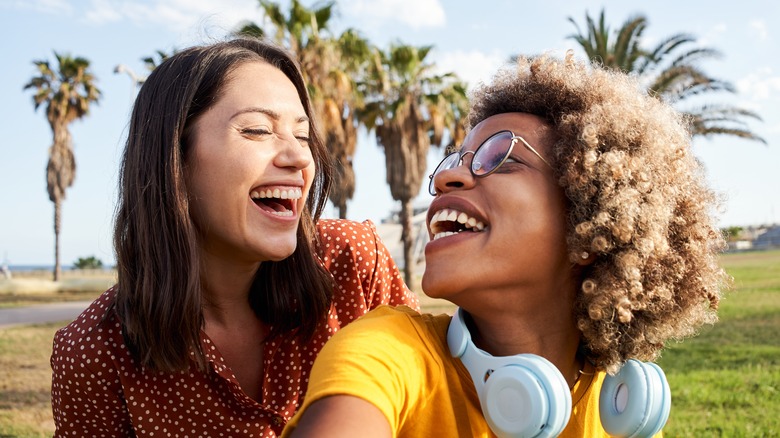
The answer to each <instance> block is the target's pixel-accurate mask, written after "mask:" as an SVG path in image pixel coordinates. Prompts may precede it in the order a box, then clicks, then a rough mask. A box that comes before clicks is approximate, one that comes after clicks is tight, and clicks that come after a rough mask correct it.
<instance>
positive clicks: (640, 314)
mask: <svg viewBox="0 0 780 438" xmlns="http://www.w3.org/2000/svg"><path fill="white" fill-rule="evenodd" d="M507 112H523V113H530V114H534V115H537V116H539V117H542V118H543V119H545V120H546V121H547V123H549V125H550V126H551V127H552V129H553V131H554V132H555V145H554V148H553V153H552V158H553V165H554V168H555V172H556V175H557V177H558V179H559V184H560V185H561V186H562V187H563V189H564V190H565V193H566V196H567V198H568V213H567V214H568V222H569V226H568V227H569V229H568V232H567V242H568V247H569V253H570V258H571V259H572V261H574V260H576V259H577V258H579V257H582V256H583V255H585V254H586V253H587V255H589V257H592V258H593V260H594V261H593V263H592V264H590V265H588V266H587V267H586V268H585V270H584V272H583V276H582V281H581V287H580V292H579V293H578V294H577V301H576V304H575V309H574V312H575V315H574V316H575V318H576V321H577V326H578V328H579V329H580V330H581V331H582V343H581V350H582V351H584V353H585V355H586V357H587V359H588V360H590V361H591V362H593V363H594V364H595V365H596V366H598V367H599V368H602V369H605V370H607V371H609V372H614V371H616V369H617V368H618V367H619V366H620V364H622V363H623V362H625V361H626V360H627V359H630V358H636V359H640V360H654V359H656V358H657V357H658V355H659V354H660V351H661V349H662V348H663V346H664V344H665V342H667V341H668V340H669V339H682V338H685V337H688V336H691V335H693V334H695V332H696V330H697V329H698V328H699V327H700V326H701V325H702V324H705V323H714V322H715V321H716V319H717V315H716V311H717V308H718V302H719V300H720V294H721V289H722V288H723V287H724V286H725V285H726V284H727V282H728V278H727V276H726V274H725V272H724V271H723V270H722V269H721V268H720V267H719V265H718V254H719V253H720V252H721V251H722V250H723V248H724V239H723V236H722V234H721V233H720V231H719V230H718V228H717V227H716V224H715V220H714V217H713V214H714V213H715V210H716V207H717V201H718V199H717V197H716V196H715V194H714V193H713V192H712V191H711V190H710V189H709V188H708V187H707V185H706V184H705V178H704V174H703V170H702V167H701V165H700V164H699V162H698V161H697V160H696V159H695V157H694V156H693V154H692V152H691V147H690V143H691V136H690V134H689V131H688V129H687V127H688V124H687V123H686V120H685V119H684V118H683V116H682V115H681V114H680V113H678V112H677V111H675V110H674V109H672V108H671V107H670V106H668V105H667V104H665V103H663V102H662V101H661V100H659V99H657V98H655V97H652V96H649V95H648V94H647V92H646V91H644V90H643V89H642V88H641V87H640V86H639V84H638V82H637V81H636V80H635V79H634V78H632V77H629V76H627V75H625V74H623V73H620V72H616V71H611V70H606V69H602V68H600V67H598V66H591V65H586V64H584V63H582V62H579V61H575V60H574V58H573V55H572V53H571V52H569V53H567V54H566V57H565V59H563V60H560V59H555V58H553V57H550V56H546V55H545V56H542V57H538V58H534V59H522V58H521V59H519V60H518V61H517V64H516V65H515V66H514V67H513V68H508V69H504V70H502V71H499V73H498V74H497V75H496V76H495V77H494V78H493V81H492V82H491V83H489V84H487V85H481V86H480V87H478V88H477V89H476V90H475V91H474V92H473V94H472V108H471V112H470V114H469V118H468V125H469V126H470V127H474V126H475V125H476V124H478V123H479V122H481V121H482V120H485V119H486V118H488V117H491V116H493V115H496V114H501V113H507Z"/></svg>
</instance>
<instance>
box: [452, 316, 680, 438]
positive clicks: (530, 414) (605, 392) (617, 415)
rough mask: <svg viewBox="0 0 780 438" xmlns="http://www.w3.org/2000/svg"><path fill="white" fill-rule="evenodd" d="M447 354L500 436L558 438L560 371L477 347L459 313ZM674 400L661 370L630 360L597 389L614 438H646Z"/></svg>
mask: <svg viewBox="0 0 780 438" xmlns="http://www.w3.org/2000/svg"><path fill="white" fill-rule="evenodd" d="M447 344H448V346H449V348H450V353H451V354H452V356H453V357H455V358H460V360H461V361H462V362H463V365H465V366H466V369H467V370H468V371H469V374H470V375H471V379H472V380H473V381H474V386H475V387H476V389H477V394H478V395H479V403H480V405H481V406H482V414H483V415H484V417H485V420H486V421H487V423H488V425H489V426H490V429H491V430H492V431H493V432H494V433H495V434H496V435H498V436H499V437H502V438H503V437H512V438H520V437H524V438H545V437H554V436H558V435H559V434H560V433H561V432H562V431H563V429H564V428H565V427H566V424H567V423H568V422H569V417H570V416H571V408H572V406H571V403H572V402H571V392H570V391H569V385H568V384H567V383H566V380H565V379H564V378H563V376H562V375H561V373H560V372H559V371H558V369H557V368H556V367H555V365H553V364H552V363H551V362H550V361H548V360H547V359H545V358H543V357H541V356H537V355H534V354H518V355H515V356H505V357H494V356H491V355H490V354H488V353H486V352H484V351H483V350H480V349H479V348H477V346H475V345H474V343H473V342H472V340H471V334H470V333H469V330H468V327H466V323H465V321H464V320H463V310H461V309H460V308H458V310H457V311H456V312H455V314H454V315H453V317H452V321H451V322H450V326H449V329H448V330H447ZM671 406H672V397H671V393H670V391H669V384H668V383H667V381H666V376H665V375H664V372H663V370H661V368H660V367H658V365H656V364H653V363H643V362H640V361H638V360H634V359H630V360H628V361H627V362H626V364H625V365H624V366H623V367H622V368H621V369H620V371H619V372H618V373H617V374H615V375H614V376H607V377H606V378H605V379H604V384H603V385H602V387H601V394H600V397H599V415H600V416H601V424H602V426H603V427H604V430H605V431H606V432H607V433H608V434H610V435H612V436H618V437H637V438H639V437H649V436H653V435H655V434H656V433H658V432H659V431H660V430H661V428H663V426H664V425H665V424H666V420H667V419H668V418H669V411H670V409H671Z"/></svg>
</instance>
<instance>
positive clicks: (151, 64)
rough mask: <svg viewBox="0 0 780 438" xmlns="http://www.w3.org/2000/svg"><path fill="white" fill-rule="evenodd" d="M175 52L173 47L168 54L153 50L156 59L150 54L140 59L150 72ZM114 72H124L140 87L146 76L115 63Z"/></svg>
mask: <svg viewBox="0 0 780 438" xmlns="http://www.w3.org/2000/svg"><path fill="white" fill-rule="evenodd" d="M176 52H177V50H176V49H174V50H173V52H172V53H171V54H170V55H169V54H168V53H166V52H164V51H162V50H157V51H155V55H157V59H155V57H154V55H152V56H147V57H145V58H142V59H141V61H143V62H144V66H145V67H146V70H147V71H148V72H152V71H153V70H154V69H156V68H157V66H158V65H160V64H162V63H163V61H165V60H166V59H168V58H169V57H170V56H173V55H175V54H176ZM114 73H117V74H121V73H126V74H127V75H128V76H129V77H130V80H131V81H133V84H134V85H135V86H136V87H140V86H141V85H143V84H144V82H146V78H147V76H146V75H139V74H136V73H135V72H134V71H133V70H132V69H131V68H130V67H128V66H126V65H124V64H117V66H116V67H114Z"/></svg>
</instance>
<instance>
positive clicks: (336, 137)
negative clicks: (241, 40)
mask: <svg viewBox="0 0 780 438" xmlns="http://www.w3.org/2000/svg"><path fill="white" fill-rule="evenodd" d="M258 1H259V3H260V6H261V7H262V9H263V11H264V13H265V16H266V17H267V18H268V20H269V21H270V23H271V27H272V28H271V29H268V30H267V29H264V28H263V27H261V26H260V25H258V24H256V23H252V22H249V23H246V24H244V25H243V26H242V27H241V28H240V29H239V30H238V31H237V32H236V33H238V34H240V35H251V36H256V37H264V36H269V35H272V37H273V38H274V39H275V40H276V41H277V42H278V43H280V44H282V45H283V46H285V47H287V48H288V49H289V50H291V51H292V52H293V53H295V55H296V56H297V58H298V62H299V63H300V64H301V70H302V71H303V75H304V78H305V79H306V83H307V85H308V87H309V94H310V95H311V99H312V104H313V107H314V112H315V114H316V115H317V117H319V120H318V121H319V122H320V123H319V125H320V126H321V127H322V129H323V131H324V138H325V142H326V145H327V146H328V149H329V150H330V152H331V156H332V157H333V158H334V165H335V169H334V170H335V172H334V181H333V185H332V187H331V193H330V195H329V198H330V200H331V202H332V203H333V205H334V206H336V208H337V209H338V210H339V217H341V218H345V217H346V215H347V201H348V200H350V199H352V197H353V195H354V193H355V172H354V170H353V168H352V157H353V156H354V154H355V147H356V145H357V128H358V123H359V122H358V120H357V118H356V109H358V108H359V107H360V106H361V102H362V98H361V96H360V95H359V93H358V92H357V85H356V78H358V77H360V76H361V75H362V73H363V72H364V71H365V65H366V61H367V59H368V55H369V53H370V50H369V44H368V42H367V41H366V40H365V39H364V38H362V37H361V36H360V35H359V34H358V33H357V32H356V31H355V30H353V29H347V30H346V31H344V32H343V33H342V34H341V35H340V36H338V37H334V36H332V35H331V33H330V30H329V28H328V25H329V23H330V19H331V17H332V16H333V12H334V6H335V2H333V1H330V2H326V3H324V4H323V5H321V6H319V7H317V8H313V9H309V8H306V7H304V6H303V5H301V3H300V2H299V1H298V0H293V1H292V2H291V4H290V9H289V12H288V13H287V14H285V13H284V12H283V11H282V10H281V8H280V6H279V5H278V4H277V3H274V2H271V1H267V0H258Z"/></svg>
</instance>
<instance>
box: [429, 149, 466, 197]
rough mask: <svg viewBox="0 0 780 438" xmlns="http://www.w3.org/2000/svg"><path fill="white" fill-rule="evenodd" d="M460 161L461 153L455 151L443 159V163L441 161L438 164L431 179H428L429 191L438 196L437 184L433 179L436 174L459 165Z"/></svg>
mask: <svg viewBox="0 0 780 438" xmlns="http://www.w3.org/2000/svg"><path fill="white" fill-rule="evenodd" d="M459 163H460V153H458V152H453V153H451V154H449V155H447V156H446V157H444V159H443V160H441V163H439V165H438V166H436V169H435V170H434V171H433V173H432V174H431V179H430V181H428V193H430V194H431V195H433V196H436V184H435V182H434V181H433V180H434V179H435V178H436V175H438V174H439V172H441V171H442V170H447V169H452V168H454V167H458V164H459Z"/></svg>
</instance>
